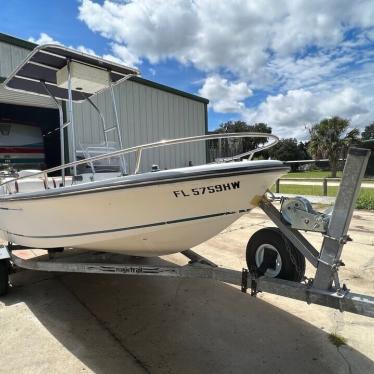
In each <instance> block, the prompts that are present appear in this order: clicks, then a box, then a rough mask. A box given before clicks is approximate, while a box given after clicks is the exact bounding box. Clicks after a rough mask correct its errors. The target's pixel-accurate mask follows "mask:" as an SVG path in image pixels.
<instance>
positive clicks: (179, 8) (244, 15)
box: [79, 0, 374, 79]
mask: <svg viewBox="0 0 374 374" xmlns="http://www.w3.org/2000/svg"><path fill="white" fill-rule="evenodd" d="M373 8H374V7H373V6H372V1H371V0H363V1H360V2H355V3H352V2H351V1H350V0H334V1H333V0H330V1H325V0H314V1H295V0H286V1H282V2H275V1H271V0H263V1H246V0H242V1H241V0H236V1H214V0H195V1H192V0H191V1H187V0H169V1H164V0H133V1H131V0H130V1H124V2H122V1H121V2H117V1H110V0H105V1H104V2H103V3H102V4H101V3H97V2H94V1H93V0H83V1H82V2H81V5H80V7H79V18H80V19H81V20H82V21H83V22H85V23H86V24H87V26H88V27H89V28H90V29H91V30H93V31H95V32H98V33H100V34H101V35H102V36H104V37H106V38H108V39H110V40H114V41H115V42H116V43H119V44H124V45H126V48H127V49H128V51H129V53H131V54H132V55H133V56H137V57H138V58H139V59H141V58H148V59H149V60H150V61H151V62H157V61H159V60H162V59H165V58H175V59H177V60H178V61H180V62H182V63H193V64H194V65H195V66H196V67H197V68H199V69H202V70H206V71H212V70H214V69H219V68H225V69H228V70H230V71H231V72H234V73H237V74H239V75H241V76H242V77H243V76H244V78H245V79H251V78H253V75H254V74H255V73H258V72H259V71H261V69H262V68H263V67H264V66H265V65H266V63H267V61H268V60H269V59H270V58H271V57H272V56H273V55H274V54H276V55H279V56H281V57H282V56H283V57H284V56H290V55H292V54H293V53H295V52H300V51H303V50H305V48H307V47H309V46H316V47H318V48H331V47H335V46H337V45H338V44H339V43H342V42H343V41H344V38H345V33H346V31H347V30H349V29H350V28H355V27H364V28H368V29H369V28H371V27H373V26H374V15H373ZM364 12H366V13H365V14H364ZM371 15H373V17H371Z"/></svg>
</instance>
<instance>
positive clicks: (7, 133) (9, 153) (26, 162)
mask: <svg viewBox="0 0 374 374" xmlns="http://www.w3.org/2000/svg"><path fill="white" fill-rule="evenodd" d="M44 158H45V156H44V145H43V135H42V131H41V129H40V127H37V126H33V125H29V124H22V123H0V164H3V165H7V166H17V167H21V166H23V167H25V166H26V167H35V166H36V167H38V166H40V165H43V164H44Z"/></svg>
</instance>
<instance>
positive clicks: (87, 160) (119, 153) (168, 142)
mask: <svg viewBox="0 0 374 374" xmlns="http://www.w3.org/2000/svg"><path fill="white" fill-rule="evenodd" d="M238 138H267V139H271V142H270V143H269V144H264V145H262V146H260V147H257V148H255V149H253V150H250V151H248V152H244V153H240V154H237V155H234V156H232V157H225V158H221V159H219V161H221V162H229V161H234V160H238V159H241V158H243V157H246V156H249V157H248V159H249V160H250V159H252V157H253V155H254V154H255V153H258V152H261V151H263V150H265V149H268V148H270V147H273V146H274V145H275V144H277V143H278V141H279V138H278V137H277V136H275V135H273V134H267V133H254V132H241V133H223V134H210V135H198V136H190V137H185V138H177V139H169V140H160V141H158V142H153V143H148V144H142V145H138V146H135V147H129V148H124V149H120V150H117V151H113V152H108V153H106V154H101V155H97V156H93V157H88V158H84V159H82V160H77V161H73V162H69V163H67V164H64V165H59V166H55V167H52V168H49V169H46V170H42V171H40V172H37V173H32V174H29V175H25V176H21V177H16V178H12V179H9V180H7V181H5V182H2V183H0V186H5V185H8V184H9V183H12V182H15V181H19V180H22V179H26V178H32V177H37V176H41V175H42V176H43V177H44V178H48V174H49V173H52V172H56V171H61V170H65V169H68V168H76V167H77V166H78V165H84V164H92V163H93V162H95V161H99V160H105V159H109V158H113V157H118V156H122V155H125V154H129V153H136V162H135V171H134V174H138V173H139V170H140V165H141V158H142V153H143V151H144V150H146V149H152V148H158V147H164V146H168V145H176V144H185V143H193V142H200V141H206V140H215V139H238Z"/></svg>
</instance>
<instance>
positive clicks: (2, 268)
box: [0, 260, 9, 296]
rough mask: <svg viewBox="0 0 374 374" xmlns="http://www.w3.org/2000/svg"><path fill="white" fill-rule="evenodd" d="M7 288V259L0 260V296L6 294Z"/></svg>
mask: <svg viewBox="0 0 374 374" xmlns="http://www.w3.org/2000/svg"><path fill="white" fill-rule="evenodd" d="M8 289H9V261H8V260H0V296H3V295H6V294H7V293H8Z"/></svg>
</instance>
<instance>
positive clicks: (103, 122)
mask: <svg viewBox="0 0 374 374" xmlns="http://www.w3.org/2000/svg"><path fill="white" fill-rule="evenodd" d="M86 100H87V101H88V102H89V103H90V104H91V106H92V107H93V108H94V109H95V111H96V112H97V114H98V115H99V117H100V120H101V126H102V129H103V133H104V141H105V146H106V147H108V136H107V134H106V131H105V130H106V125H105V118H104V116H103V114H102V113H101V110H100V109H99V107H98V106H97V105H96V104H95V103H94V102H93V101H92V100H91V99H90V97H89V96H87V97H86Z"/></svg>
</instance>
